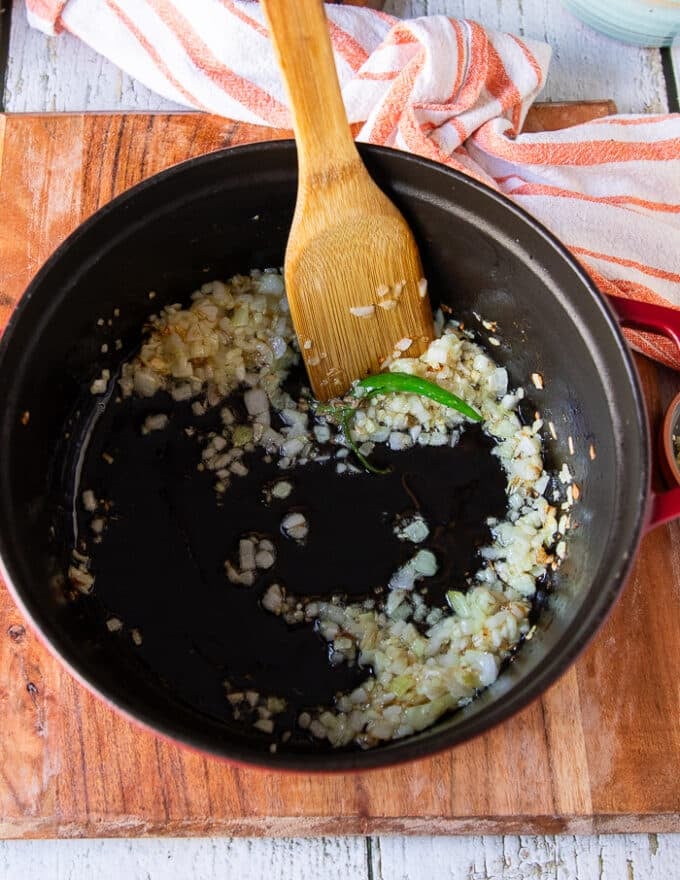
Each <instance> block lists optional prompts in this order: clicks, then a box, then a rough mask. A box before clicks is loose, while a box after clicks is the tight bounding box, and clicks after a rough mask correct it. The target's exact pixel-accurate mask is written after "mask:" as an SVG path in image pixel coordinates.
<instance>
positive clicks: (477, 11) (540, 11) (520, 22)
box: [385, 0, 668, 113]
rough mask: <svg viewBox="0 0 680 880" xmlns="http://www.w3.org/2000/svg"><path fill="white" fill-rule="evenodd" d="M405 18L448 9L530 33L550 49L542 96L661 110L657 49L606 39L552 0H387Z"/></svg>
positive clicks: (623, 109)
mask: <svg viewBox="0 0 680 880" xmlns="http://www.w3.org/2000/svg"><path fill="white" fill-rule="evenodd" d="M385 11H386V12H390V13H392V14H393V15H398V16H399V17H402V18H406V17H411V16H416V15H451V16H456V17H458V18H472V19H475V20H476V21H479V22H481V23H482V24H483V25H485V26H486V27H491V28H494V29H496V30H502V31H509V32H512V33H515V34H518V35H519V36H527V37H533V38H535V39H538V40H543V41H544V42H546V43H549V44H550V46H552V49H553V57H552V61H551V64H550V72H549V74H548V80H547V82H546V85H545V88H544V90H543V92H542V94H541V100H547V101H573V100H587V99H594V98H613V99H614V101H616V104H617V106H618V108H619V112H621V113H663V112H665V111H666V110H667V109H668V104H667V100H666V86H665V83H664V78H663V71H662V68H661V55H660V53H659V51H658V50H657V49H640V48H638V47H637V46H627V45H625V44H624V43H619V42H616V41H614V40H610V39H609V38H608V37H605V36H603V35H602V34H599V33H598V32H597V31H594V30H592V29H591V28H589V27H587V26H586V25H584V24H582V23H581V22H580V21H578V20H577V19H576V18H574V16H573V15H571V13H569V12H567V11H566V9H564V8H563V7H562V5H561V4H560V3H558V2H556V0H511V2H508V0H386V3H385Z"/></svg>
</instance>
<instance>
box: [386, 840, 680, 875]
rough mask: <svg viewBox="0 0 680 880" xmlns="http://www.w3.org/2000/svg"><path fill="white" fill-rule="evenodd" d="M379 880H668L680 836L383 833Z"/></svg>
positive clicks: (678, 870) (678, 864)
mask: <svg viewBox="0 0 680 880" xmlns="http://www.w3.org/2000/svg"><path fill="white" fill-rule="evenodd" d="M372 865H373V877H374V878H375V880H416V878H423V880H532V878H533V880H669V878H671V877H674V878H675V877H680V835H678V834H659V835H656V834H622V835H615V834H608V835H604V834H603V835H593V836H591V837H571V836H569V837H567V836H546V837H543V836H535V837H534V836H532V837H517V836H514V835H513V836H506V837H441V838H433V837H412V838H409V839H406V838H400V837H381V838H378V839H376V840H375V841H373V846H372Z"/></svg>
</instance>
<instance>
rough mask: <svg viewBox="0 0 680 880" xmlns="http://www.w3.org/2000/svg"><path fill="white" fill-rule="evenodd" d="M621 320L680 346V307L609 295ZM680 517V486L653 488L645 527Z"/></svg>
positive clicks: (626, 325) (646, 528)
mask: <svg viewBox="0 0 680 880" xmlns="http://www.w3.org/2000/svg"><path fill="white" fill-rule="evenodd" d="M608 299H609V303H610V305H611V306H612V308H613V309H614V311H615V312H616V316H617V318H618V319H619V323H620V324H621V325H622V326H624V327H635V328H636V329H638V330H653V331H656V332H657V333H662V334H663V335H664V336H667V337H668V338H669V339H670V340H671V341H672V342H674V343H675V344H676V345H677V347H678V349H680V311H679V310H678V309H671V308H669V307H668V306H660V305H657V304H656V303H646V302H640V301H639V300H634V299H625V298H624V297H620V296H610V297H608ZM678 518H680V487H677V488H675V489H669V490H668V491H666V492H652V493H651V494H650V496H649V503H648V504H647V517H646V522H645V531H646V532H649V531H651V530H652V529H654V528H656V526H660V525H663V524H664V523H667V522H671V521H672V520H674V519H678Z"/></svg>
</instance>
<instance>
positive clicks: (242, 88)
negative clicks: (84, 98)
mask: <svg viewBox="0 0 680 880" xmlns="http://www.w3.org/2000/svg"><path fill="white" fill-rule="evenodd" d="M147 3H148V4H149V6H151V8H152V9H153V10H154V11H155V13H156V14H157V15H158V17H159V18H160V19H161V21H162V22H163V23H164V24H165V25H166V27H168V28H169V29H170V30H171V31H172V33H173V34H174V36H175V38H176V39H177V41H178V42H179V43H180V45H181V46H182V48H183V49H184V51H185V52H186V54H187V56H188V57H189V59H190V60H191V61H192V63H193V64H194V65H195V67H196V69H197V70H200V71H201V72H202V73H204V74H205V76H207V77H208V79H210V80H211V81H212V82H213V83H214V84H215V85H216V86H218V87H219V88H221V89H222V91H224V92H225V94H227V95H228V96H229V97H231V98H232V99H233V100H234V101H237V102H238V103H239V104H242V105H243V106H244V107H247V108H248V109H249V110H251V111H252V112H253V113H257V114H258V116H261V117H262V118H264V119H267V120H268V122H269V123H270V125H273V126H275V127H277V126H278V127H280V128H285V127H286V126H287V125H288V123H289V117H288V112H287V110H286V108H285V107H284V105H283V104H281V103H280V102H279V101H277V100H276V98H274V97H273V95H270V94H269V92H266V91H265V90H264V89H261V88H260V87H259V86H257V85H255V83H252V82H250V80H247V79H244V77H242V76H239V75H238V74H237V73H235V72H234V71H233V70H231V69H230V68H229V67H227V66H226V65H225V64H223V62H222V61H220V59H219V58H216V57H215V55H213V53H212V52H211V50H210V49H209V47H208V46H207V45H206V44H205V43H204V42H203V40H202V39H201V38H200V37H199V35H198V34H197V33H196V31H195V30H194V29H193V28H192V26H191V22H190V21H189V19H187V18H185V17H184V16H183V15H182V14H181V13H180V12H178V11H177V10H176V9H175V8H174V7H171V6H168V5H167V4H166V3H164V2H163V0H147Z"/></svg>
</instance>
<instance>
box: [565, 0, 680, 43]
mask: <svg viewBox="0 0 680 880" xmlns="http://www.w3.org/2000/svg"><path fill="white" fill-rule="evenodd" d="M562 2H563V4H564V6H566V8H567V9H569V10H570V11H571V12H573V14H574V15H575V16H576V17H577V18H580V19H581V21H584V22H585V23H586V24H588V25H590V26H591V27H593V28H595V29H596V30H598V31H601V32H602V33H604V34H607V36H609V37H613V38H614V39H615V40H621V41H622V42H624V43H634V44H636V45H637V46H670V45H671V43H672V42H673V40H674V39H675V38H676V37H678V36H680V0H562Z"/></svg>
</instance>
